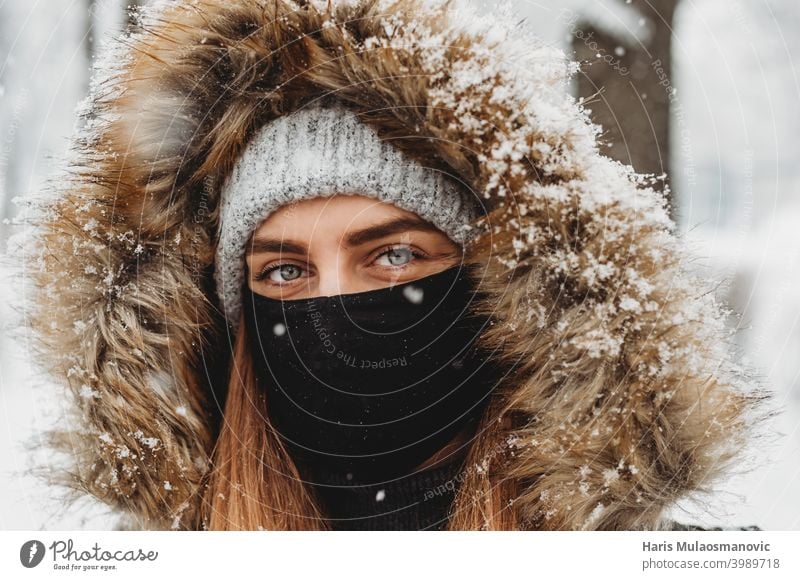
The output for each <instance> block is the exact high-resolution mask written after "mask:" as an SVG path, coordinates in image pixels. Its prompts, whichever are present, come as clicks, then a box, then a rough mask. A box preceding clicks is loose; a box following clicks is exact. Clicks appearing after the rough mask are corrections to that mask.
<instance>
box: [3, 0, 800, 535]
mask: <svg viewBox="0 0 800 580" xmlns="http://www.w3.org/2000/svg"><path fill="white" fill-rule="evenodd" d="M232 1H235V0H232ZM475 2H476V4H478V5H480V6H481V7H482V9H485V10H494V9H497V8H496V7H494V5H493V4H487V3H484V2H478V0H475ZM131 4H134V3H132V2H131V1H130V0H127V1H126V0H0V212H1V213H2V224H0V244H2V248H0V249H2V250H5V245H6V241H7V239H8V236H9V235H10V234H12V233H14V232H16V231H17V230H18V229H19V228H18V227H15V226H14V225H13V222H14V217H15V215H16V214H17V211H18V209H19V208H18V205H17V204H15V203H14V199H15V198H22V197H25V196H26V195H27V194H29V192H32V191H36V190H37V188H39V187H40V186H41V184H42V182H43V179H44V178H45V177H46V176H47V175H48V174H49V173H50V172H52V171H53V170H54V168H55V167H56V165H57V163H58V160H59V158H60V157H61V156H62V155H63V154H64V152H65V148H66V145H67V137H68V136H69V134H70V133H71V131H72V129H73V125H74V120H75V117H74V111H75V108H76V106H77V105H78V103H79V102H80V101H81V99H83V97H84V95H85V94H86V90H87V87H88V82H89V79H88V76H89V67H90V63H91V62H92V60H93V58H95V56H96V55H97V54H98V52H99V51H101V50H102V44H103V42H104V40H106V39H108V38H111V37H113V36H114V35H118V34H119V33H120V31H121V30H124V28H125V26H126V25H127V23H128V15H127V12H126V6H130V5H131ZM509 7H510V9H511V10H512V11H513V12H514V14H515V16H516V15H518V16H519V19H520V20H521V21H523V25H525V26H530V27H532V28H533V29H534V30H535V31H536V32H537V33H538V34H539V36H540V37H541V39H542V41H543V42H545V43H548V44H552V45H556V46H559V47H561V48H563V49H564V50H565V51H566V52H567V53H568V54H569V55H571V56H572V57H573V58H576V59H579V60H580V61H581V62H582V63H583V73H582V74H581V75H579V76H578V78H576V80H575V83H574V87H573V91H574V93H575V94H576V96H580V97H583V98H585V99H586V101H587V103H588V104H587V106H588V108H590V109H591V110H592V113H593V117H594V118H595V120H596V121H598V122H600V123H602V124H603V126H604V127H605V128H606V134H605V142H606V147H607V151H606V152H607V153H608V154H609V155H611V156H613V157H615V158H617V159H620V160H622V161H624V162H626V163H631V164H632V165H633V166H634V167H635V168H636V169H638V170H640V171H644V172H648V173H654V174H656V175H661V174H662V173H665V174H666V179H667V180H668V182H669V184H670V187H671V191H672V192H673V202H674V210H673V217H674V219H675V220H676V223H677V224H678V231H679V232H680V233H681V235H683V236H685V237H686V239H687V240H688V241H689V242H690V244H691V247H692V248H693V251H694V252H695V254H696V256H697V265H698V267H699V268H702V269H703V271H704V272H706V273H708V274H710V275H715V276H724V278H725V279H726V280H728V281H729V283H728V284H725V285H723V286H721V287H720V288H719V295H720V298H721V299H723V300H726V301H727V302H728V303H729V304H730V305H731V306H732V307H733V308H734V309H735V310H736V311H737V312H738V313H739V314H740V316H739V317H738V319H734V320H732V324H734V325H738V327H739V328H740V331H739V332H738V334H737V341H738V343H737V344H736V345H735V347H736V350H737V352H740V353H743V354H744V356H745V357H746V359H747V362H749V363H751V364H753V365H756V366H757V367H758V368H760V369H761V370H762V371H763V373H764V375H765V377H767V379H768V380H769V381H770V382H771V384H772V385H773V387H774V389H775V391H776V393H777V395H776V403H777V404H778V405H780V406H782V407H783V408H784V409H785V411H784V412H783V413H782V414H781V415H779V416H778V417H777V418H776V419H775V420H774V421H773V423H772V424H771V425H770V426H769V427H770V431H772V432H774V433H776V434H781V436H780V438H778V439H776V440H775V442H774V443H773V444H772V445H771V446H764V445H759V446H758V447H757V448H754V449H753V450H752V458H750V459H748V460H747V461H744V462H742V465H741V471H742V474H740V475H736V476H734V477H733V478H732V479H730V480H728V481H726V482H724V484H723V485H721V486H720V489H719V491H718V492H717V493H716V494H715V495H714V496H713V497H711V498H701V499H702V503H698V502H689V503H687V504H686V505H685V506H681V507H682V509H680V510H678V511H677V512H676V513H675V514H673V516H674V517H675V518H676V519H679V520H680V521H685V522H689V521H692V522H698V523H702V524H709V525H710V524H713V525H723V526H730V525H749V524H756V525H758V526H760V527H761V528H763V529H768V530H788V529H793V530H797V529H800V195H798V193H800V144H799V143H797V141H798V140H800V106H799V105H800V37H798V35H797V34H796V31H797V30H798V28H800V6H798V2H797V0H540V1H534V0H512V1H511V2H510V4H509ZM796 61H797V62H796ZM7 278H8V276H7V275H6V274H5V273H3V272H0V298H1V299H0V320H2V321H3V328H4V329H5V328H6V327H7V326H8V325H13V323H14V322H15V317H16V316H17V315H16V313H15V312H14V311H13V310H11V309H9V308H8V305H7V303H8V300H7V297H8V294H9V292H11V291H12V290H11V289H10V286H9V284H8V280H7ZM15 291H16V290H15ZM26 352H27V349H26V345H25V344H24V343H20V341H19V340H16V339H15V337H14V336H13V335H12V334H11V333H9V332H7V331H5V330H3V332H2V335H0V412H2V426H0V529H78V528H84V527H85V528H107V527H109V526H110V524H109V520H108V517H107V516H106V515H104V514H103V510H102V509H98V507H97V506H91V505H87V506H81V509H76V510H73V513H70V514H69V516H68V517H66V518H64V517H62V516H54V515H53V514H54V513H55V512H54V511H53V510H54V508H55V507H56V506H53V505H52V502H51V501H48V492H47V490H46V489H43V488H41V487H40V486H39V485H37V483H36V482H35V481H34V480H33V479H32V478H30V477H28V476H25V475H24V474H23V471H24V470H25V469H26V468H27V467H28V466H29V465H30V462H31V461H35V460H37V461H41V460H42V459H46V458H35V457H31V456H30V455H29V454H28V452H27V451H26V449H25V447H24V446H23V443H24V441H25V440H26V439H29V438H30V437H35V436H36V433H37V432H40V431H41V430H42V429H43V428H45V427H46V426H47V425H48V424H49V422H51V421H52V420H53V417H54V416H55V414H56V413H57V412H58V405H59V401H60V394H59V393H60V391H59V389H58V388H56V387H49V386H47V385H44V386H36V387H34V386H33V383H34V381H36V382H37V384H38V383H39V382H41V381H39V380H38V377H36V376H35V375H34V374H32V370H31V369H30V368H29V365H28V361H27V355H26Z"/></svg>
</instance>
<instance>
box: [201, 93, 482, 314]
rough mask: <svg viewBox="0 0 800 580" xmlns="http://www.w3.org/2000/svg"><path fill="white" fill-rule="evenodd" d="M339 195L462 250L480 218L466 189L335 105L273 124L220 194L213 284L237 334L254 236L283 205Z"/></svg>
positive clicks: (308, 110) (257, 138)
mask: <svg viewBox="0 0 800 580" xmlns="http://www.w3.org/2000/svg"><path fill="white" fill-rule="evenodd" d="M337 193H357V194H361V195H365V196H368V197H373V198H376V199H380V200H383V201H387V202H390V203H392V204H394V205H396V206H397V207H399V208H401V209H405V210H407V211H411V212H414V213H415V214H417V215H418V216H420V217H421V218H423V219H425V220H427V221H429V222H431V223H432V224H433V225H435V226H436V227H437V228H439V229H440V230H442V231H443V232H444V233H445V234H447V235H448V236H449V237H450V238H451V239H452V240H453V241H455V242H456V243H459V244H462V245H463V243H464V242H465V241H467V239H468V238H469V236H470V233H471V232H472V231H473V230H472V228H471V227H470V222H472V221H473V220H474V219H475V218H476V217H477V216H478V211H477V207H478V205H477V202H476V200H475V199H471V198H470V196H471V195H472V194H471V193H470V191H469V189H468V188H466V187H465V186H463V185H461V184H460V183H458V181H456V179H455V178H453V177H450V176H448V175H446V174H444V173H442V172H441V171H439V170H437V169H434V168H430V167H424V166H423V165H421V164H419V163H417V162H416V161H415V160H413V159H411V158H410V157H408V156H407V155H405V154H403V152H402V151H400V150H399V149H397V148H396V147H394V146H392V145H391V144H389V143H387V142H385V141H382V140H381V139H380V138H379V136H378V134H377V132H376V131H375V130H374V129H373V128H372V127H370V126H369V125H367V124H365V123H363V122H362V121H360V120H359V119H358V117H357V116H356V114H355V113H353V112H352V111H350V110H349V109H347V108H346V107H344V106H343V105H341V104H339V103H336V102H335V101H334V102H332V103H329V104H325V105H322V104H315V105H312V106H309V107H306V108H304V109H301V110H298V111H295V112H293V113H292V114H290V115H286V116H283V117H279V118H278V119H275V120H274V121H271V122H269V123H267V124H265V125H264V126H263V127H262V128H261V129H260V130H259V131H258V132H257V133H256V135H255V136H254V137H253V138H252V140H251V141H250V142H249V143H248V144H247V146H246V147H245V149H244V151H243V152H242V154H241V155H240V156H239V158H238V159H237V161H236V163H235V166H234V168H233V170H232V172H231V174H230V176H229V177H228V179H227V180H226V181H225V183H224V185H223V187H222V191H221V193H220V195H221V200H220V226H219V240H218V243H217V249H216V257H215V265H214V266H215V271H214V277H215V281H216V286H217V295H218V296H219V298H220V301H221V305H222V308H223V311H224V313H225V316H226V318H227V321H228V324H229V325H230V326H232V327H233V328H236V326H237V324H238V320H239V313H240V310H241V298H242V290H243V285H244V283H245V252H246V246H247V241H248V239H249V238H250V235H251V234H252V233H253V231H255V230H256V229H257V228H258V226H259V225H260V224H261V222H262V221H263V220H264V219H266V217H267V216H268V215H269V214H270V213H272V212H273V211H275V210H276V209H278V208H279V207H281V206H283V205H285V204H287V203H292V202H297V201H301V200H304V199H311V198H314V197H325V196H331V195H335V194H337Z"/></svg>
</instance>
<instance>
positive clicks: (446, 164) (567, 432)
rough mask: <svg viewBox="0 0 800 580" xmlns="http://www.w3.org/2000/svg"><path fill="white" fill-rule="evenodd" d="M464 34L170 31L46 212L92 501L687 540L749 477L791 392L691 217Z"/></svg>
mask: <svg viewBox="0 0 800 580" xmlns="http://www.w3.org/2000/svg"><path fill="white" fill-rule="evenodd" d="M467 16H468V6H467V5H462V4H460V3H458V2H446V3H436V2H434V3H431V2H419V1H417V0H399V1H397V2H380V1H371V0H365V1H354V2H330V3H325V2H305V1H300V2H296V3H295V2H288V1H285V0H277V1H274V2H273V1H270V2H257V1H255V0H238V1H236V2H223V1H222V0H218V1H213V0H199V1H193V2H175V3H169V4H166V5H162V6H161V8H159V9H157V10H156V9H154V10H152V11H147V12H145V13H143V15H142V17H141V18H140V23H139V26H138V28H137V30H136V32H135V33H134V34H133V35H132V36H131V37H130V38H129V39H127V40H126V42H124V43H121V45H124V50H123V51H122V52H121V53H115V54H114V55H113V56H112V57H111V62H112V65H113V66H112V67H111V69H110V70H108V71H105V72H103V73H100V74H103V75H104V76H102V77H101V78H100V80H99V81H98V82H97V83H95V87H94V91H93V94H92V96H91V98H90V99H89V100H88V103H89V105H88V108H87V110H86V111H85V112H84V117H85V119H87V121H89V122H88V123H87V132H85V133H84V134H83V135H82V136H81V137H80V138H79V139H78V140H77V144H78V145H79V148H78V152H77V155H78V157H77V159H76V160H75V162H74V163H73V165H72V168H73V171H72V172H71V174H70V175H71V177H70V181H68V182H67V183H66V186H63V185H62V191H61V193H60V195H59V196H58V198H57V199H55V200H54V201H52V202H51V203H49V204H47V205H46V206H45V207H44V208H43V209H42V212H41V213H40V214H39V216H40V217H39V224H40V231H41V233H40V235H39V237H38V238H37V239H38V241H39V244H40V252H39V253H38V254H37V255H36V256H34V258H33V263H32V264H31V265H32V266H35V268H33V271H32V274H31V275H32V276H33V279H34V282H35V284H36V286H35V288H36V290H37V292H36V294H35V297H34V308H32V312H31V314H30V320H31V324H32V326H33V328H34V330H35V331H36V332H37V336H38V338H39V343H38V344H39V345H40V347H39V357H40V361H41V363H42V364H43V365H44V366H46V367H47V368H48V369H49V370H50V371H51V372H52V373H53V375H54V376H57V377H59V378H61V379H63V380H65V381H66V382H67V384H68V385H69V386H70V387H71V390H72V392H73V393H74V395H75V401H76V402H77V406H76V409H77V411H78V413H79V414H78V423H77V424H78V425H79V427H74V428H71V429H70V430H68V431H63V432H57V433H53V436H52V437H51V439H50V441H49V445H50V446H52V447H54V448H61V449H64V450H65V451H67V452H68V453H69V454H70V456H71V457H73V458H74V460H75V469H74V470H73V471H72V472H70V473H69V474H67V477H65V478H64V481H63V483H66V484H67V485H69V486H71V487H72V488H74V489H75V490H79V493H81V492H88V493H89V494H91V495H92V496H94V497H97V498H99V499H100V500H101V501H103V502H105V503H106V504H108V505H110V506H112V507H113V508H114V509H115V510H117V511H118V512H119V513H120V514H122V515H124V516H125V518H126V522H127V523H126V524H124V525H125V526H127V527H135V528H146V529H153V528H165V529H170V528H171V529H279V530H308V529H357V528H361V529H363V528H366V529H450V530H460V529H485V530H511V529H539V530H560V529H664V528H670V527H672V526H673V525H674V522H671V521H670V520H669V519H668V517H667V511H668V509H669V508H670V507H672V506H673V505H674V504H675V502H676V501H678V500H680V499H682V498H685V497H688V496H689V495H690V494H693V493H695V492H699V491H704V490H708V489H710V488H711V487H710V486H711V485H712V483H713V482H714V481H717V480H718V478H719V477H720V476H721V475H722V474H724V473H725V469H726V467H727V466H729V465H730V463H731V462H732V461H734V460H736V459H737V458H738V457H739V456H740V454H741V452H742V447H743V446H744V445H745V443H746V442H747V440H748V436H749V432H750V427H751V426H752V425H754V424H755V422H756V420H757V418H758V417H759V415H758V413H755V411H758V410H760V405H759V403H760V402H761V401H762V399H763V398H764V397H765V395H764V393H763V392H761V391H760V390H758V389H756V388H753V387H751V386H750V385H751V384H752V383H753V379H752V377H748V376H747V375H743V373H742V372H740V371H739V369H738V368H737V367H736V365H735V364H734V363H733V361H732V360H731V357H730V354H729V353H728V352H727V350H726V346H725V342H726V338H727V336H728V333H727V331H726V330H725V326H724V316H723V311H722V310H721V309H720V307H719V306H718V305H716V304H715V303H714V301H713V298H712V294H711V292H710V284H709V285H708V286H706V285H705V284H703V282H702V281H700V280H697V279H695V278H694V277H693V276H692V275H691V274H690V273H689V272H688V271H687V270H686V269H685V268H684V267H683V265H682V264H683V260H684V259H685V258H686V255H685V252H684V250H683V249H682V247H681V245H680V243H679V241H678V240H677V239H676V237H675V236H674V235H673V234H672V233H671V231H670V230H671V224H670V222H669V219H668V217H667V213H666V211H665V207H664V206H665V203H664V198H663V195H662V194H661V193H659V192H657V191H654V190H653V189H652V188H651V187H649V186H648V181H647V179H646V178H644V177H640V176H637V175H635V174H634V173H633V172H631V171H630V170H629V169H628V168H625V167H623V166H621V165H619V164H616V163H614V162H612V161H611V160H609V159H607V158H605V157H603V156H602V155H601V154H600V153H599V151H598V148H597V144H596V130H595V127H593V126H592V125H591V123H589V121H588V120H587V117H586V114H585V112H584V111H583V110H582V109H581V108H580V107H579V106H578V105H577V104H576V103H575V102H574V101H573V100H572V99H570V98H569V97H568V96H567V95H566V87H567V82H568V79H569V74H570V73H571V72H572V71H573V67H572V66H571V65H570V64H569V63H567V62H565V61H564V60H563V57H562V56H561V55H559V54H558V53H556V52H554V51H552V50H550V49H546V48H541V47H536V46H535V44H534V43H535V40H534V39H532V38H530V37H529V36H527V35H526V34H524V31H522V30H518V29H515V28H514V26H513V25H511V24H509V22H507V21H505V20H502V19H499V18H488V17H486V16H485V15H481V19H480V20H477V21H476V20H474V19H470V18H468V17H467ZM61 179H62V180H63V179H65V178H63V177H62V178H61ZM445 403H447V404H445ZM451 403H452V404H451ZM373 417H374V419H373ZM73 425H74V424H73ZM76 447H77V449H76Z"/></svg>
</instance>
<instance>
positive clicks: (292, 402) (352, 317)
mask: <svg viewBox="0 0 800 580" xmlns="http://www.w3.org/2000/svg"><path fill="white" fill-rule="evenodd" d="M477 297H478V296H477V294H476V293H475V292H474V291H473V285H472V282H471V278H470V277H469V275H468V271H467V268H466V267H462V266H455V267H453V268H450V269H447V270H445V271H443V272H439V273H437V274H434V275H431V276H427V277H425V278H422V279H418V280H414V281H412V282H407V283H404V284H398V285H396V286H393V287H390V288H383V289H380V290H372V291H368V292H359V293H354V294H341V295H338V296H323V297H315V298H308V299H302V300H286V301H282V300H276V299H272V298H266V297H264V296H262V295H260V294H257V293H254V292H252V291H251V290H250V289H249V288H245V300H244V304H243V307H244V309H245V320H246V325H247V333H248V336H249V341H250V348H251V352H252V355H253V364H254V370H255V375H256V379H257V381H258V385H259V387H260V388H261V389H262V390H263V392H265V393H266V398H267V409H268V412H269V417H270V420H271V422H272V424H273V426H274V427H275V429H276V430H277V432H278V433H279V435H280V436H281V437H282V439H283V440H284V442H285V444H286V445H287V448H288V449H289V452H290V454H291V455H292V457H293V459H295V461H296V462H297V463H298V464H299V467H300V468H301V469H302V466H303V464H305V465H311V466H313V471H316V472H317V473H319V470H320V469H321V470H327V471H328V472H332V473H336V474H342V475H346V477H347V479H348V480H352V481H354V482H365V483H367V482H374V481H382V480H386V479H390V478H394V477H399V476H401V475H405V474H408V473H410V472H412V471H413V470H414V468H415V467H416V466H417V465H419V464H421V463H422V462H424V461H425V460H426V459H428V458H429V457H430V456H432V455H433V454H434V453H435V452H436V451H438V450H439V449H441V448H442V447H443V446H444V445H445V444H446V443H447V442H449V441H450V440H451V439H452V438H453V437H454V436H455V435H456V434H457V433H458V432H459V431H461V430H462V429H464V428H465V427H466V426H467V425H468V424H473V425H475V424H477V420H478V419H479V417H480V415H481V413H482V411H483V410H484V408H485V406H486V403H487V402H488V400H489V394H490V392H491V389H492V388H493V387H494V384H495V380H496V375H495V373H496V368H495V366H494V365H493V364H492V362H491V358H492V357H491V356H489V355H488V353H485V352H481V351H480V350H479V349H478V348H477V346H476V344H475V343H476V340H477V338H478V335H479V334H480V332H481V330H482V329H483V327H484V325H485V324H487V320H486V318H485V317H480V316H476V315H472V314H471V313H470V310H471V308H470V306H471V304H470V303H471V301H472V300H474V299H476V298H477Z"/></svg>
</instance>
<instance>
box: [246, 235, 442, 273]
mask: <svg viewBox="0 0 800 580" xmlns="http://www.w3.org/2000/svg"><path fill="white" fill-rule="evenodd" d="M398 249H408V251H410V252H411V255H412V256H413V257H414V259H415V260H424V259H425V258H427V257H428V256H427V254H425V253H424V252H421V251H419V250H417V249H415V248H414V247H413V246H405V245H398V244H390V245H388V246H384V247H383V248H381V249H380V250H378V253H377V254H376V255H375V258H374V259H373V260H372V261H373V262H374V261H375V260H377V259H378V258H380V257H381V256H383V255H384V254H386V253H387V252H390V251H391V250H398ZM283 266H297V267H298V268H302V266H298V265H297V264H294V263H292V262H282V263H280V264H275V265H273V266H270V267H268V268H265V269H263V270H261V272H259V273H258V274H257V275H256V277H255V280H256V282H261V281H262V280H265V279H266V278H267V277H268V276H269V275H270V274H272V272H274V271H275V270H277V269H278V268H282V267H283ZM405 266H406V264H404V265H402V266H394V267H395V268H404V267H405Z"/></svg>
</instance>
